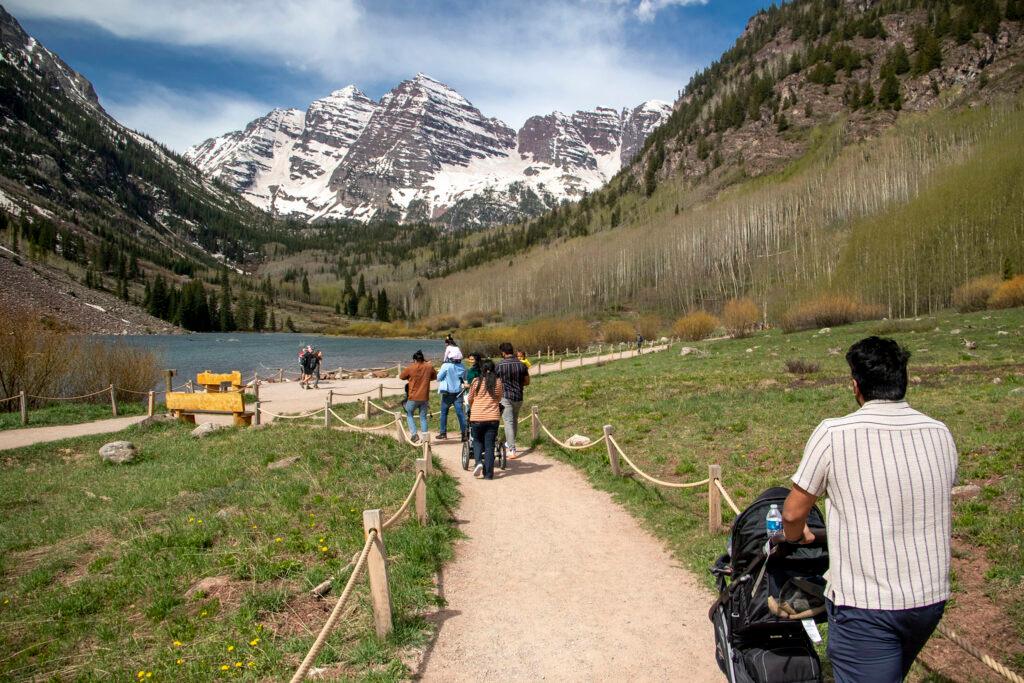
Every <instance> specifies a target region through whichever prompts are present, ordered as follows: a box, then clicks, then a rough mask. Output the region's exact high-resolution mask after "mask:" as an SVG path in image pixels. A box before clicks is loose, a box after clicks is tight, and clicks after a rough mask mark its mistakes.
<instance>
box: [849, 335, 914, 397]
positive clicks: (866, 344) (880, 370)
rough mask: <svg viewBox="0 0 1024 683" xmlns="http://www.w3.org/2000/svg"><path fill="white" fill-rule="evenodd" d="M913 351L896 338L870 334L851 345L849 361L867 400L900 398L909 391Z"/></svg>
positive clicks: (851, 371)
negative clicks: (908, 365)
mask: <svg viewBox="0 0 1024 683" xmlns="http://www.w3.org/2000/svg"><path fill="white" fill-rule="evenodd" d="M908 360H910V351H908V350H907V349H906V348H904V347H902V346H900V345H899V344H898V343H896V340H895V339H887V338H884V337H867V338H866V339H861V340H860V341H859V342H857V343H856V344H854V345H853V346H851V347H850V350H849V351H847V352H846V362H847V363H849V365H850V374H851V375H853V378H854V379H855V380H857V386H858V387H859V388H860V393H861V396H863V397H864V400H865V401H875V400H884V401H899V400H901V399H902V398H903V397H904V396H906V394H907V361H908Z"/></svg>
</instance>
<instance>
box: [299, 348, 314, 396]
mask: <svg viewBox="0 0 1024 683" xmlns="http://www.w3.org/2000/svg"><path fill="white" fill-rule="evenodd" d="M299 363H300V365H301V366H302V378H301V379H300V380H299V386H301V387H302V388H303V389H310V388H312V387H310V384H311V383H312V381H313V372H314V367H315V365H316V352H315V351H313V347H312V346H307V347H306V348H305V349H304V350H303V352H302V357H301V359H300V361H299Z"/></svg>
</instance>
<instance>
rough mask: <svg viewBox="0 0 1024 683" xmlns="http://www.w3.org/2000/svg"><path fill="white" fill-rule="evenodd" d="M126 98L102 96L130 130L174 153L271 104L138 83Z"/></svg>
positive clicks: (245, 120)
mask: <svg viewBox="0 0 1024 683" xmlns="http://www.w3.org/2000/svg"><path fill="white" fill-rule="evenodd" d="M133 93H134V96H133V97H132V99H130V100H124V99H110V100H107V99H104V100H103V102H102V104H103V107H104V109H106V110H107V111H108V112H110V114H111V116H113V117H114V118H115V119H117V120H118V121H120V122H121V123H123V124H124V125H126V126H128V127H129V128H132V129H134V130H138V131H141V132H143V133H146V134H148V135H149V136H150V137H152V138H154V139H156V140H159V141H160V142H162V143H164V144H165V145H167V146H168V147H170V148H171V149H173V150H174V151H176V152H184V151H185V150H186V149H188V147H189V146H190V145H193V144H196V143H197V142H201V141H202V140H205V139H206V138H210V137H214V136H216V135H221V134H222V133H225V132H227V131H229V130H238V129H239V128H244V127H245V124H246V123H248V122H249V121H251V120H252V119H254V118H256V117H258V116H262V115H264V114H266V113H267V112H268V111H270V110H271V109H272V108H273V106H272V105H270V104H267V103H266V102H259V101H257V100H254V99H251V98H249V97H248V96H246V95H238V94H231V93H224V92H209V91H194V92H176V91H172V90H168V89H167V88H165V87H163V86H160V85H155V84H152V83H139V84H137V85H136V87H135V88H134V90H133Z"/></svg>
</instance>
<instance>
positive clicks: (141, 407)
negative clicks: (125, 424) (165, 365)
mask: <svg viewBox="0 0 1024 683" xmlns="http://www.w3.org/2000/svg"><path fill="white" fill-rule="evenodd" d="M13 403H14V405H15V406H17V402H16V401H14V402H13ZM117 414H118V416H119V417H129V416H132V415H145V414H146V404H145V403H123V402H121V401H118V403H117ZM111 417H113V414H111V412H110V403H80V402H73V401H68V402H62V403H52V404H50V405H48V406H45V407H42V408H29V411H28V424H27V425H22V424H21V413H20V412H19V411H18V410H17V409H15V411H14V412H13V413H0V431H2V430H4V429H21V428H22V427H23V426H25V427H49V426H53V425H73V424H80V423H82V422H92V421H94V420H105V419H108V418H111Z"/></svg>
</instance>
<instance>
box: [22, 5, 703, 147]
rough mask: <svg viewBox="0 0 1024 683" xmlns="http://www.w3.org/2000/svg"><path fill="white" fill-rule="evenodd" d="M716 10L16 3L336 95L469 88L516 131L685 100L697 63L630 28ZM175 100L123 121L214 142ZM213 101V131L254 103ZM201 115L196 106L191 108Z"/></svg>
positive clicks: (165, 136) (142, 108)
mask: <svg viewBox="0 0 1024 683" xmlns="http://www.w3.org/2000/svg"><path fill="white" fill-rule="evenodd" d="M706 1H707V0H639V2H638V0H574V1H564V2H563V1H560V0H522V1H511V2H500V1H492V2H487V1H485V0H481V1H480V2H471V3H460V4H458V5H457V7H458V8H459V9H458V11H457V12H452V11H448V10H447V9H446V8H447V5H445V3H438V7H434V6H432V5H430V4H429V3H426V2H416V3H382V2H378V1H377V0H219V1H218V0H148V1H147V2H137V0H92V1H91V2H88V3H86V2H84V1H83V0H47V2H39V1H38V0H8V3H7V4H8V6H9V9H11V11H13V12H14V14H15V15H24V16H32V17H36V18H39V17H43V18H59V19H63V20H71V21H80V22H85V23H91V24H94V25H97V26H100V27H102V28H103V29H105V30H107V31H109V32H111V33H113V34H115V35H117V36H120V37H123V38H131V39H137V40H143V41H154V42H159V43H163V44H170V45H180V46H189V47H204V48H211V49H215V50H218V51H223V52H225V53H228V54H231V55H233V56H235V57H240V58H242V59H245V60H250V61H256V62H260V63H263V64H268V63H269V64H274V65H277V64H281V65H284V66H287V67H288V68H289V69H291V70H293V71H294V72H305V73H306V74H307V76H308V75H314V76H316V77H318V78H319V80H321V81H322V82H323V83H324V94H326V93H327V92H328V91H330V90H331V89H333V88H336V87H341V86H343V85H347V84H349V83H354V84H356V85H357V86H360V87H363V88H364V89H367V87H368V84H380V83H394V84H397V83H398V81H400V80H402V79H405V78H409V77H411V76H412V75H413V74H415V73H417V72H424V73H428V74H430V75H431V76H433V77H435V78H438V79H440V80H442V81H445V82H447V83H449V84H450V85H452V86H453V87H455V88H456V89H458V90H459V91H460V92H461V93H462V94H464V95H465V96H466V97H467V98H468V99H469V100H470V101H472V102H473V103H474V104H475V105H476V106H477V107H479V108H480V110H481V111H483V112H484V114H486V115H488V116H497V117H498V118H501V119H502V120H504V121H506V122H507V123H509V124H510V125H512V126H516V127H517V126H519V125H520V124H521V123H522V122H523V121H524V120H525V118H526V117H527V116H528V115H532V114H542V113H547V112H550V111H552V110H555V109H559V110H562V111H567V112H568V111H573V110H575V109H580V108H592V107H594V106H597V105H605V106H613V107H623V106H634V105H636V104H639V103H640V102H642V101H644V100H647V99H652V98H656V99H662V100H667V101H671V100H673V99H674V98H675V95H676V92H677V91H678V90H679V89H681V88H682V87H683V85H685V83H686V81H687V80H688V79H689V77H690V75H691V74H692V73H693V71H694V67H695V65H693V64H688V63H683V62H682V61H681V60H680V59H679V58H678V57H676V56H675V55H673V54H666V53H665V52H664V51H663V52H657V53H656V52H654V51H653V50H648V49H646V48H644V47H642V46H641V47H636V46H630V45H628V44H627V39H626V36H627V29H628V28H629V27H630V25H631V24H634V25H635V24H636V22H637V21H638V20H640V21H647V20H649V19H650V18H651V17H653V16H654V13H656V12H657V11H659V10H662V9H664V8H665V7H667V6H669V5H682V4H694V3H699V4H703V3H705V2H706ZM168 95H169V93H166V92H164V93H155V94H154V93H153V92H152V91H150V92H149V93H148V95H146V94H145V93H144V97H145V99H143V100H140V101H139V102H138V103H129V102H123V103H119V106H118V107H111V110H112V112H117V113H121V114H122V115H124V116H129V115H131V116H134V117H136V120H144V121H146V122H147V124H148V125H150V126H151V130H150V132H152V134H153V135H154V136H156V137H158V139H162V140H167V142H168V144H172V145H175V146H176V145H180V144H181V142H180V141H181V140H182V139H183V138H184V137H186V136H187V137H188V139H189V142H191V143H194V142H196V141H198V140H202V139H203V137H204V136H205V135H206V134H207V131H205V130H204V131H202V132H200V131H199V130H198V124H197V130H196V131H195V132H194V133H187V131H186V129H187V127H188V126H190V125H191V123H190V121H189V120H188V119H187V118H184V117H179V116H178V115H177V113H176V112H175V111H174V110H168V111H167V112H166V113H163V114H161V113H160V112H159V110H158V107H159V105H160V103H161V102H166V103H168V104H175V105H177V104H178V102H171V101H170V100H171V99H172V98H170V97H169V96H168ZM182 99H189V98H182ZM203 99H204V101H205V102H206V103H207V104H209V105H211V106H214V107H215V111H211V112H209V113H208V114H207V115H205V116H202V115H201V116H200V117H199V120H200V121H204V122H205V121H216V120H218V119H225V120H226V119H230V118H231V115H230V113H229V112H239V111H241V110H244V109H246V108H247V107H248V106H249V105H250V104H252V103H251V102H238V101H235V100H231V99H230V98H224V99H223V100H222V101H215V100H216V98H212V97H207V98H203ZM200 104H202V102H200V103H193V106H192V111H197V107H198V106H199V105H200ZM269 108H270V107H267V109H269ZM265 112H266V109H264V111H262V112H259V113H265ZM197 113H198V112H197ZM161 119H162V120H163V123H161ZM126 122H128V123H132V122H131V120H127V119H126ZM243 123H244V122H243ZM164 125H166V126H167V129H166V131H167V132H164V130H165V129H164V128H161V126H164ZM238 125H240V124H238V123H234V124H232V126H231V127H234V128H237V127H238ZM140 127H143V126H142V125H141V124H140ZM227 129H228V128H224V129H223V130H227ZM223 130H222V131H220V132H223Z"/></svg>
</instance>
